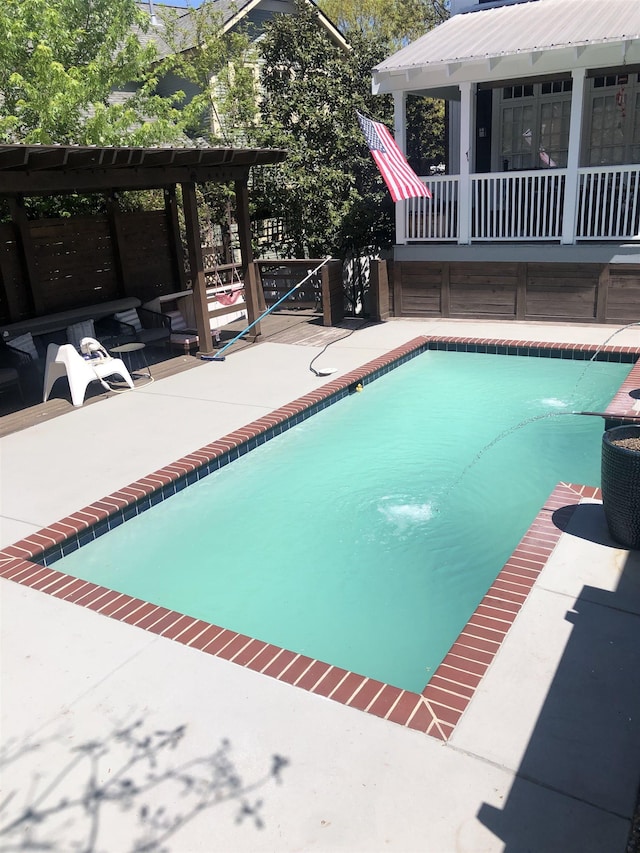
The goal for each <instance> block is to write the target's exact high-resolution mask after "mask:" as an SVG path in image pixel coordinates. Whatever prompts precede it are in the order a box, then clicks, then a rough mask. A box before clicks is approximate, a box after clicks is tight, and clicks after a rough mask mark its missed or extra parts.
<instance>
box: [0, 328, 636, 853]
mask: <svg viewBox="0 0 640 853" xmlns="http://www.w3.org/2000/svg"><path fill="white" fill-rule="evenodd" d="M614 331H615V329H614V328H612V327H602V326H562V325H547V324H545V325H542V324H540V325H531V324H525V323H509V324H506V323H505V324H497V323H495V324H489V323H482V324H477V323H471V322H464V321H463V322H452V321H428V322H427V321H425V322H418V321H391V322H388V323H385V324H380V325H378V326H369V327H365V328H362V329H360V330H359V331H356V332H354V333H353V334H351V335H349V336H348V337H345V338H344V339H343V340H342V341H339V342H337V343H335V344H333V345H331V346H330V347H329V349H328V350H327V352H326V353H325V354H324V355H323V356H322V359H321V360H320V359H319V360H318V362H316V367H318V366H322V365H331V366H333V367H336V368H338V371H339V372H340V373H342V372H346V371H348V370H351V369H353V368H355V367H357V366H359V365H361V364H363V363H365V362H367V361H369V360H371V359H373V358H375V357H377V356H379V355H381V354H382V353H384V352H387V351H388V350H390V349H392V348H394V347H395V346H398V345H400V344H401V343H403V342H405V341H407V340H409V339H411V338H413V337H416V336H417V335H420V334H436V335H447V334H454V335H468V336H470V337H486V338H492V337H499V338H502V339H509V340H513V339H517V340H539V341H562V342H567V343H579V342H586V343H603V342H604V341H605V340H606V339H607V338H609V337H610V335H611V334H612V333H613V332H614ZM346 334H347V333H346V332H345V335H346ZM613 342H615V343H619V344H630V345H635V346H638V345H640V331H639V330H638V328H635V327H634V328H632V329H629V330H625V331H624V332H621V333H620V334H619V335H617V336H616V338H615V341H612V343H613ZM318 352H319V348H313V347H303V346H292V345H285V344H275V343H265V344H260V345H257V346H255V347H252V348H248V349H246V350H243V351H242V352H239V353H236V354H234V355H233V356H232V357H230V358H229V359H227V361H226V362H224V363H208V364H203V365H202V366H199V367H198V368H196V369H194V370H191V371H188V372H186V373H182V374H180V375H177V376H173V377H170V378H168V379H164V380H162V381H159V382H156V383H154V384H152V385H150V386H147V387H146V388H142V389H140V390H139V391H136V392H135V393H132V394H122V395H119V396H117V397H114V398H110V399H106V400H104V401H103V402H101V403H97V404H95V405H91V406H88V407H86V408H82V409H78V410H76V411H73V412H70V413H69V414H67V415H64V416H62V417H60V418H57V419H54V420H52V421H48V422H46V423H43V424H40V425H38V426H35V427H33V428H30V429H28V430H24V431H23V432H19V433H15V434H13V435H10V436H7V437H6V438H3V439H2V440H1V441H0V465H1V468H0V476H1V493H0V498H1V505H0V520H1V525H2V526H1V529H0V545H2V546H6V545H7V544H9V543H11V542H13V541H15V540H17V539H19V538H21V537H23V536H26V535H27V534H28V533H30V532H32V531H34V530H37V529H39V528H40V527H42V526H44V525H47V524H50V523H52V522H54V521H55V520H57V519H58V518H61V517H63V516H65V515H67V514H69V513H71V512H73V511H74V510H76V509H78V508H80V507H82V506H85V505H87V504H88V503H90V502H91V501H93V500H96V499H98V498H100V497H102V496H103V495H105V494H108V493H109V492H112V491H114V490H115V489H117V488H119V487H121V486H123V485H126V484H127V483H129V482H131V481H133V480H135V479H137V478H138V477H140V476H143V475H145V474H147V473H149V472H151V471H153V470H156V469H158V468H160V467H161V466H162V465H165V464H167V463H170V462H171V461H173V460H174V459H176V458H178V457H179V456H182V455H184V454H186V453H188V452H190V451H192V450H195V449H197V448H198V447H200V446H202V445H204V444H206V443H208V442H210V441H212V440H213V439H215V438H217V437H220V436H222V435H224V434H226V433H228V432H229V431H231V430H233V429H235V428H237V427H239V426H241V425H242V424H244V423H247V422H248V421H250V420H254V419H255V418H257V417H259V416H260V415H263V414H267V413H268V412H270V411H271V410H273V409H275V408H277V407H278V406H280V405H282V404H284V403H286V402H288V401H289V400H292V399H294V398H296V397H299V396H301V395H302V394H304V393H306V392H308V391H309V390H311V389H314V388H316V387H318V385H319V384H321V383H322V381H323V380H322V379H318V378H317V377H315V376H314V375H313V374H312V373H311V372H310V371H309V370H308V364H309V362H310V360H311V359H312V358H313V357H314V355H316V354H317V353H318ZM0 592H1V598H0V607H1V616H2V634H1V643H2V645H1V649H0V651H1V655H2V682H1V690H2V693H1V695H0V711H1V715H2V716H1V730H0V731H1V735H2V742H3V753H2V754H3V758H4V761H3V770H4V773H3V780H2V792H1V794H0V849H7V850H8V849H12V850H15V849H28V848H29V844H31V845H33V846H35V845H36V844H37V843H45V842H46V844H48V845H49V847H50V848H51V849H54V850H60V851H70V850H73V849H78V850H91V851H109V853H120V851H123V852H124V851H133V850H143V849H145V850H157V851H159V850H169V851H174V853H191V851H194V853H195V851H206V853H209V851H263V850H264V851H298V850H300V851H311V850H319V851H325V850H326V851H340V850H345V851H382V850H394V851H406V853H409V852H410V851H428V853H431V851H434V853H440V851H444V852H445V853H448V851H452V853H453V851H474V853H475V851H499V850H507V851H510V853H511V851H540V853H548V851H559V853H560V851H562V853H573V851H575V853H589V851H593V853H602V852H603V851H607V853H614V851H620V853H623V851H624V849H625V842H626V838H627V834H628V830H629V820H630V817H631V815H632V812H633V808H634V804H635V796H636V792H637V786H638V781H639V779H640V726H639V724H638V718H637V709H638V708H639V707H640V701H639V700H640V696H639V695H638V694H639V692H640V691H639V687H638V679H637V672H638V668H639V664H640V660H639V658H640V647H639V646H638V643H637V637H638V635H639V634H638V632H639V629H640V620H639V616H640V565H639V561H638V555H637V554H636V553H635V552H632V553H628V552H626V551H624V550H621V549H619V548H617V547H615V546H614V544H613V543H612V542H611V541H610V540H609V538H608V534H607V531H606V527H605V525H604V520H603V517H602V510H601V507H600V505H599V504H597V503H584V504H582V505H581V506H580V507H579V508H578V510H577V511H576V513H575V514H574V516H573V518H572V520H571V522H570V525H569V527H568V528H567V530H566V531H565V533H564V534H563V535H562V536H561V538H560V541H559V544H558V546H557V547H556V549H555V551H554V553H553V555H552V558H551V560H550V561H549V563H548V565H547V567H546V569H545V570H544V571H543V573H542V575H541V577H540V579H539V581H538V583H537V584H536V586H535V588H534V590H533V592H532V593H531V595H530V597H529V599H528V601H527V603H526V604H525V605H524V607H523V608H522V610H521V612H520V614H519V615H518V617H517V619H516V622H515V623H514V625H513V627H512V629H511V631H510V634H509V636H508V638H507V641H506V642H505V644H504V645H503V647H502V649H501V651H500V652H499V653H498V655H497V657H496V659H495V660H494V662H493V664H492V665H491V667H490V669H489V671H488V673H487V675H486V676H485V678H484V679H483V681H482V682H481V685H480V687H479V688H478V690H477V691H476V694H475V696H474V698H473V699H472V701H471V703H470V705H469V707H468V708H467V710H466V712H465V714H464V716H463V717H462V720H461V722H460V723H459V724H458V726H457V728H456V730H455V732H454V735H453V736H452V738H451V739H450V740H449V741H448V743H446V744H443V743H441V742H439V741H437V740H434V739H432V738H429V737H426V736H424V735H421V734H419V733H417V732H414V731H412V730H410V729H406V728H403V727H400V726H397V725H395V724H393V723H390V722H387V721H384V720H382V719H378V718H376V717H373V716H371V715H368V714H364V713H361V712H358V711H356V710H354V709H351V708H348V707H345V706H342V705H339V704H337V703H336V702H333V701H331V700H328V699H323V698H322V697H319V696H316V695H313V694H309V693H307V692H305V691H302V690H300V689H297V688H295V687H290V686H288V685H287V684H284V683H282V682H278V681H275V680H273V679H270V678H268V677H265V676H263V675H260V674H257V673H254V672H252V671H250V670H247V669H244V668H240V667H238V666H235V665H234V664H232V663H228V662H226V661H224V660H221V659H218V658H215V657H211V656H209V655H205V654H203V653H201V652H198V651H197V650H194V649H191V648H187V647H185V646H182V645H179V644H178V643H174V642H172V641H171V640H168V639H165V638H162V637H157V636H155V635H152V634H150V633H147V632H145V631H142V630H140V629H138V628H135V627H131V626H129V625H126V624H124V623H122V622H115V621H113V620H110V619H108V618H106V617H103V616H100V615H97V614H95V613H94V612H92V611H88V610H84V609H83V608H81V607H78V606H76V605H73V604H70V603H67V602H64V601H59V600H56V599H54V598H52V597H50V596H47V595H45V594H42V593H39V592H37V591H34V590H31V589H27V588H24V587H20V586H18V585H17V584H13V583H11V582H9V581H0ZM36 818H37V820H36Z"/></svg>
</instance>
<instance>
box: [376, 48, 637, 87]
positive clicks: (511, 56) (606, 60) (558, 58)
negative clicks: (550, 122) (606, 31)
mask: <svg viewBox="0 0 640 853" xmlns="http://www.w3.org/2000/svg"><path fill="white" fill-rule="evenodd" d="M637 63H640V39H620V40H601V41H599V42H595V41H592V42H576V43H575V44H565V45H552V46H547V47H544V48H540V49H531V50H526V51H520V50H515V51H513V52H505V53H501V54H499V55H493V56H492V55H479V56H471V57H452V58H450V59H442V60H437V61H435V62H433V61H430V62H425V63H424V64H417V63H413V64H411V65H404V66H403V65H398V66H395V67H386V68H385V67H380V66H378V67H377V68H374V69H373V74H372V91H373V93H374V94H386V93H390V92H398V91H411V90H413V89H414V88H415V89H419V88H425V87H426V88H439V87H444V86H450V85H452V83H456V84H457V83H462V82H478V83H479V82H490V81H491V80H499V79H504V78H506V77H507V78H508V77H522V76H530V77H534V76H536V75H539V74H549V73H559V72H561V71H567V70H569V69H571V68H580V67H583V68H607V67H612V66H617V65H620V66H623V65H632V64H637Z"/></svg>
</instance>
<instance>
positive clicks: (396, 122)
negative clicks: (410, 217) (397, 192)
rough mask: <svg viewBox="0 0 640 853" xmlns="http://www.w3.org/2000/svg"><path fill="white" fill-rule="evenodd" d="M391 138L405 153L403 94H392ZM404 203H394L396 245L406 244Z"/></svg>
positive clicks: (405, 121)
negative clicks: (392, 137)
mask: <svg viewBox="0 0 640 853" xmlns="http://www.w3.org/2000/svg"><path fill="white" fill-rule="evenodd" d="M393 136H394V138H395V140H396V145H397V146H398V148H399V149H400V150H401V151H402V153H403V154H406V153H407V147H406V146H407V96H406V94H405V93H404V92H394V93H393ZM406 209H407V202H406V201H397V202H396V244H397V245H399V246H405V245H406V243H407V229H406V221H407V217H406Z"/></svg>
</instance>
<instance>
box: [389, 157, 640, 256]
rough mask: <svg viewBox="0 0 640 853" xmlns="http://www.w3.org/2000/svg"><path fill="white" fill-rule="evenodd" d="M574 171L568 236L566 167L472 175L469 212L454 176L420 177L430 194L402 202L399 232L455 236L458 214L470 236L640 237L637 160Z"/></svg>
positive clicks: (422, 237) (416, 236)
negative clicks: (572, 219)
mask: <svg viewBox="0 0 640 853" xmlns="http://www.w3.org/2000/svg"><path fill="white" fill-rule="evenodd" d="M577 177H578V179H577V183H576V186H577V197H576V199H575V201H574V202H573V210H574V212H575V231H574V233H572V234H570V235H566V234H565V235H563V219H564V216H565V213H566V210H567V209H568V210H569V211H571V201H570V200H569V199H566V201H567V203H568V208H567V207H565V194H566V191H567V186H568V185H569V182H568V181H567V169H544V170H535V171H533V170H532V171H522V172H504V173H498V172H494V173H487V174H477V175H471V176H470V178H469V180H470V193H469V198H470V209H467V210H461V209H460V205H459V204H458V200H459V198H460V177H459V176H458V175H445V176H437V177H423V178H422V180H423V181H424V182H425V183H426V184H427V186H428V187H429V189H430V190H431V193H432V195H433V198H431V199H424V198H418V199H409V201H407V202H405V218H404V226H405V234H404V235H402V238H403V239H404V240H405V241H406V242H408V243H416V242H429V241H433V242H445V241H446V242H457V241H458V239H459V235H460V232H461V229H460V217H461V216H466V217H468V220H467V223H465V224H468V226H469V227H468V229H466V230H467V233H469V234H470V238H471V241H472V242H488V241H493V242H495V241H498V242H499V241H505V242H506V241H527V242H531V241H536V240H540V241H545V240H546V241H555V242H560V240H561V239H564V240H565V242H577V241H581V240H627V239H628V240H632V239H634V238H636V239H640V165H632V166H617V167H613V166H610V167H590V168H583V169H579V170H578V175H577ZM566 215H567V222H566V226H567V230H572V229H571V222H570V221H569V220H570V217H569V214H568V213H567V214H566ZM463 230H464V229H463ZM399 237H400V235H399ZM567 237H569V239H568V240H567ZM399 242H400V240H399Z"/></svg>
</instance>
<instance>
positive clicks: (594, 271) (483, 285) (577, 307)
mask: <svg viewBox="0 0 640 853" xmlns="http://www.w3.org/2000/svg"><path fill="white" fill-rule="evenodd" d="M390 282H391V284H392V286H391V288H390V291H391V294H392V312H393V315H394V316H396V317H445V318H446V317H451V318H459V319H490V320H529V321H536V320H539V321H558V322H576V323H615V324H619V323H630V322H634V321H636V320H637V319H638V317H640V266H638V265H636V264H596V263H556V262H554V263H544V262H524V263H517V262H506V263H500V262H496V263H486V262H465V261H460V262H457V261H395V262H394V263H393V264H392V265H391V267H390Z"/></svg>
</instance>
